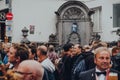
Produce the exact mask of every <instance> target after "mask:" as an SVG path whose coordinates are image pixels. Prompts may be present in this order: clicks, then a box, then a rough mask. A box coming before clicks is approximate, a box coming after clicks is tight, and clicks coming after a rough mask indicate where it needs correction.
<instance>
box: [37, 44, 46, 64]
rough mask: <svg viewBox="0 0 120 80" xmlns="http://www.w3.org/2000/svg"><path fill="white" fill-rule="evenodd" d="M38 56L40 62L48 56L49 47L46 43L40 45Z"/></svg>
mask: <svg viewBox="0 0 120 80" xmlns="http://www.w3.org/2000/svg"><path fill="white" fill-rule="evenodd" d="M37 56H38V60H39V61H40V62H42V61H43V60H44V59H45V58H46V57H47V47H46V46H45V45H41V46H38V48H37Z"/></svg>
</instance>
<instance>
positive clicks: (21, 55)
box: [7, 43, 28, 69]
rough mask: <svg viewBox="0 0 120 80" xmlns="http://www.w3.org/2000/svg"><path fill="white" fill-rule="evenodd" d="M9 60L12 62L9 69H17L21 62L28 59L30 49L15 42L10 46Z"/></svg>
mask: <svg viewBox="0 0 120 80" xmlns="http://www.w3.org/2000/svg"><path fill="white" fill-rule="evenodd" d="M7 55H8V61H9V62H10V63H11V64H10V66H9V69H17V67H18V65H19V63H20V62H22V61H24V60H26V59H28V49H27V48H26V47H24V46H21V45H20V44H17V43H14V44H12V46H11V47H10V50H9V53H8V54H7Z"/></svg>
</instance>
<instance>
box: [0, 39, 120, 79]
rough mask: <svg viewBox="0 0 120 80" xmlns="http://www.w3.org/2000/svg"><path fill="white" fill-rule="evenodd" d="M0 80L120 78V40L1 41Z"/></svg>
mask: <svg viewBox="0 0 120 80" xmlns="http://www.w3.org/2000/svg"><path fill="white" fill-rule="evenodd" d="M0 80H120V41H118V43H117V44H116V45H114V46H111V47H109V46H108V44H107V43H105V42H102V41H93V42H92V43H91V44H89V45H83V46H82V45H80V44H72V43H67V44H64V45H63V47H62V49H61V50H60V51H59V53H57V52H56V51H55V47H54V45H45V44H42V45H37V44H36V43H30V44H25V43H1V45H0Z"/></svg>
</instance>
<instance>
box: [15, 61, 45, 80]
mask: <svg viewBox="0 0 120 80" xmlns="http://www.w3.org/2000/svg"><path fill="white" fill-rule="evenodd" d="M15 72H16V73H15V76H16V77H17V78H18V79H19V80H42V78H43V74H44V69H43V67H42V66H41V64H40V63H39V62H37V61H35V60H25V61H23V62H21V63H20V64H19V66H18V69H17V70H16V71H15Z"/></svg>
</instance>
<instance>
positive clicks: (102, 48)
mask: <svg viewBox="0 0 120 80" xmlns="http://www.w3.org/2000/svg"><path fill="white" fill-rule="evenodd" d="M102 51H107V52H109V53H110V50H109V49H108V48H107V47H99V48H97V49H95V51H94V54H95V57H96V54H98V53H100V52H102Z"/></svg>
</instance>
